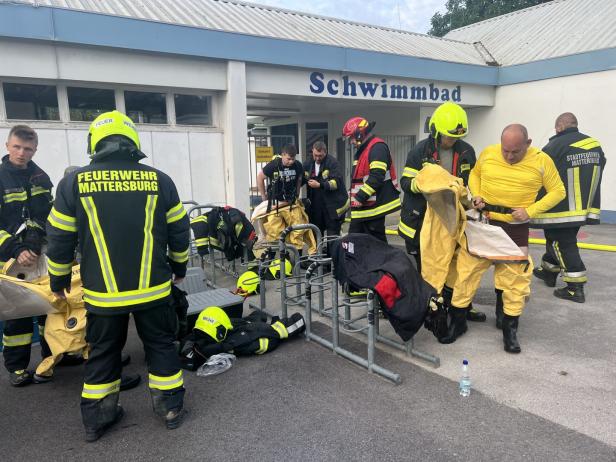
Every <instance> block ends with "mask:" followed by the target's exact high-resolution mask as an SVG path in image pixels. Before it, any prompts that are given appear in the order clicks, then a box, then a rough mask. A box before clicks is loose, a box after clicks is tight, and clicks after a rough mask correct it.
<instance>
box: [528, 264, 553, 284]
mask: <svg viewBox="0 0 616 462" xmlns="http://www.w3.org/2000/svg"><path fill="white" fill-rule="evenodd" d="M533 274H534V275H535V277H536V278H539V279H541V280H542V281H543V282H545V285H546V286H548V287H554V286H556V278H558V274H559V273H558V272H552V271H548V270H546V269H545V268H543V267H542V266H540V267H539V268H535V269H534V270H533Z"/></svg>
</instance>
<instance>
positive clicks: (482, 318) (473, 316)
mask: <svg viewBox="0 0 616 462" xmlns="http://www.w3.org/2000/svg"><path fill="white" fill-rule="evenodd" d="M486 319H487V317H486V314H485V313H484V312H483V311H479V310H476V309H475V308H473V304H472V303H471V304H470V306H469V309H468V313H466V320H467V321H472V322H486Z"/></svg>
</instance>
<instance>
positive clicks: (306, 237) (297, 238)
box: [263, 205, 317, 255]
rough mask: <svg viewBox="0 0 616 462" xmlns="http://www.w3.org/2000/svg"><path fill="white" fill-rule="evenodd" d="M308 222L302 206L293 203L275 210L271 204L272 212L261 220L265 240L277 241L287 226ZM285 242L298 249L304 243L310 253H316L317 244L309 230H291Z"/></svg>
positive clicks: (302, 246)
mask: <svg viewBox="0 0 616 462" xmlns="http://www.w3.org/2000/svg"><path fill="white" fill-rule="evenodd" d="M306 223H308V215H306V212H305V211H304V208H303V207H300V206H299V205H293V207H292V208H291V209H290V210H289V207H281V208H280V209H279V210H278V211H276V208H275V205H273V206H272V213H270V214H269V215H267V216H266V217H265V218H264V220H263V228H264V229H265V233H266V238H265V239H266V240H267V241H270V242H271V241H278V239H280V235H281V234H282V232H283V231H284V230H285V228H287V227H288V226H292V225H300V224H306ZM287 242H288V243H289V244H291V245H293V246H294V247H295V248H297V249H298V250H302V249H303V248H304V243H306V245H307V246H308V253H309V254H310V255H312V254H315V253H317V244H316V241H315V239H314V234H313V233H312V231H311V230H309V229H306V230H302V231H293V232H292V233H290V234H289V235H288V236H287Z"/></svg>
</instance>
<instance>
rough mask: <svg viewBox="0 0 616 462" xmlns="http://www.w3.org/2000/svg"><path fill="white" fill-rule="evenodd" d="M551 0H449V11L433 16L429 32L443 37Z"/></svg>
mask: <svg viewBox="0 0 616 462" xmlns="http://www.w3.org/2000/svg"><path fill="white" fill-rule="evenodd" d="M548 1H549V0H447V3H446V5H445V7H446V8H447V11H446V12H445V13H443V14H441V13H439V12H438V11H437V12H436V13H435V14H434V16H432V19H431V20H430V24H431V25H432V28H431V29H430V30H429V31H428V34H430V35H436V36H437V37H442V36H443V35H445V34H446V33H447V32H449V31H450V30H453V29H457V28H459V27H463V26H467V25H469V24H473V23H476V22H479V21H483V20H484V19H490V18H493V17H495V16H500V15H502V14H506V13H510V12H512V11H516V10H521V9H523V8H528V7H529V6H533V5H538V4H539V3H547V2H548Z"/></svg>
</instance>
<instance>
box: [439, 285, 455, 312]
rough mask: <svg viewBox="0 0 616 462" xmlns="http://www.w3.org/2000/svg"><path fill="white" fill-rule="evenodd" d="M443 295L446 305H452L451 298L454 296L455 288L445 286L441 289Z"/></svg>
mask: <svg viewBox="0 0 616 462" xmlns="http://www.w3.org/2000/svg"><path fill="white" fill-rule="evenodd" d="M441 297H443V303H444V304H445V306H447V307H449V306H451V299H452V298H453V289H452V288H451V287H448V286H443V290H442V291H441Z"/></svg>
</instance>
